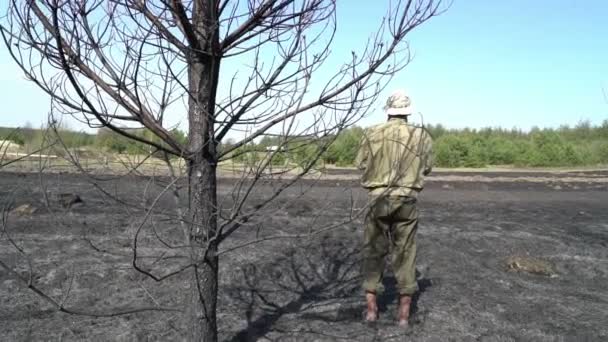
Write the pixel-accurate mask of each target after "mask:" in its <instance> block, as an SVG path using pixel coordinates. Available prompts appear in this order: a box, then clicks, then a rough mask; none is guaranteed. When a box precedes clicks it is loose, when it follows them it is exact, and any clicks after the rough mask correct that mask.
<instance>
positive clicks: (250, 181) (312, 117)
mask: <svg viewBox="0 0 608 342" xmlns="http://www.w3.org/2000/svg"><path fill="white" fill-rule="evenodd" d="M336 6H337V5H336V1H334V0H297V1H296V0H248V1H237V0H222V1H220V0H207V1H198V0H197V1H168V0H158V1H143V0H124V1H102V0H93V1H84V0H83V1H66V0H42V1H34V0H28V1H16V0H12V1H10V3H9V5H8V9H7V15H6V16H5V17H4V19H3V21H2V24H1V26H0V31H1V33H2V37H3V39H4V43H5V44H6V46H7V47H8V50H9V52H10V54H11V55H12V57H13V58H14V60H15V62H16V63H17V64H18V65H19V67H20V68H21V69H22V70H23V72H24V73H25V75H26V77H27V78H28V79H29V80H31V81H33V82H34V83H36V84H37V85H38V86H39V87H40V88H41V89H42V90H44V91H45V92H46V93H47V94H48V95H49V96H50V98H51V99H52V113H53V115H60V114H63V115H71V116H73V117H74V118H76V119H77V120H80V121H81V122H84V123H86V124H87V125H89V126H90V127H105V128H108V129H111V130H112V131H114V132H116V133H118V134H121V135H123V136H126V137H128V138H130V139H134V140H136V141H139V142H141V143H144V144H147V145H149V146H151V147H152V148H153V149H154V150H155V151H158V152H160V153H162V154H164V155H165V156H166V160H167V161H169V159H170V158H169V156H176V157H179V158H183V159H184V160H185V163H186V169H187V188H188V201H187V202H188V203H189V204H188V207H187V208H184V211H183V218H182V223H183V224H184V226H185V228H186V234H185V239H186V240H187V241H186V244H185V245H186V246H187V249H188V251H189V252H188V253H189V258H190V260H189V263H188V264H187V265H185V266H184V267H182V268H181V269H180V270H179V272H189V273H190V281H191V286H190V289H191V293H190V294H189V295H188V305H189V309H188V310H187V311H188V315H187V316H188V320H189V324H188V327H189V328H188V334H189V339H190V340H193V341H194V340H196V341H198V340H205V341H216V340H217V326H216V314H215V313H216V303H217V293H218V253H220V252H221V251H220V249H219V247H220V243H221V242H223V241H225V240H226V238H227V237H229V236H230V235H231V234H232V233H234V232H235V231H237V230H238V229H240V228H241V227H243V226H244V224H246V222H247V221H248V220H249V219H250V218H251V217H252V216H255V215H256V213H258V212H259V210H260V209H261V208H263V207H265V206H267V205H268V204H269V203H271V201H272V200H273V199H274V198H276V197H277V196H278V194H280V193H281V192H282V191H283V190H284V189H286V188H287V187H289V186H290V185H292V184H293V183H294V182H295V181H296V180H297V179H298V178H300V177H302V176H303V175H305V174H306V173H307V172H308V171H310V170H311V168H312V167H313V166H314V164H315V162H316V160H317V159H318V158H319V156H320V155H321V154H322V153H323V152H324V151H325V149H326V148H327V146H328V144H329V143H331V140H332V137H335V136H336V134H338V133H339V132H340V131H341V130H342V129H344V128H346V127H349V126H350V125H352V124H353V123H355V122H357V120H359V119H360V118H361V117H362V116H363V115H365V114H366V113H367V112H368V111H369V109H370V107H371V106H372V104H373V103H374V101H375V100H376V98H377V96H378V94H379V92H380V91H381V90H382V89H383V88H384V86H385V85H386V84H387V82H388V80H389V79H390V78H391V76H393V75H394V74H395V73H396V72H397V71H399V70H401V69H402V68H403V67H405V66H406V65H407V64H408V62H409V61H410V54H409V50H408V45H407V42H406V40H405V39H406V36H407V35H408V34H409V33H410V32H411V31H412V30H413V29H414V28H416V27H417V26H419V25H421V24H422V23H424V22H426V21H427V20H429V19H430V18H432V17H433V16H436V15H438V14H439V13H440V12H442V11H443V10H444V8H443V7H442V6H443V5H442V4H441V1H436V0H396V1H390V2H387V6H388V8H387V11H386V16H385V17H384V18H382V19H381V20H379V23H378V30H377V32H373V33H372V34H371V35H370V37H368V38H367V40H365V41H362V42H361V44H360V46H358V47H356V49H354V50H353V51H352V52H351V53H349V54H348V56H345V57H344V58H345V61H344V62H343V63H340V64H339V65H338V66H334V63H335V62H332V61H331V57H332V54H335V52H333V53H332V45H333V43H334V38H335V36H336V32H337V28H338V22H337V16H336ZM182 113H184V114H185V115H182ZM175 117H178V118H182V117H183V122H181V124H182V125H187V127H188V141H187V144H181V143H180V142H179V140H178V139H177V138H176V136H175V135H174V134H172V131H171V130H172V128H174V127H175V125H176V123H177V121H176V120H175ZM133 128H145V129H146V130H147V131H149V132H151V133H152V134H151V135H138V134H134V133H133V130H132V129H133ZM269 133H271V134H275V135H278V136H280V137H282V140H281V146H283V147H284V148H290V149H298V148H301V147H302V145H303V143H302V139H296V138H294V137H302V136H306V137H312V138H311V139H308V140H306V143H310V142H311V141H314V143H315V144H318V147H319V148H318V149H316V150H315V151H316V153H315V154H314V156H313V157H311V158H310V159H309V160H307V161H306V162H305V163H301V164H300V167H299V168H298V169H297V170H292V172H291V173H290V177H289V181H287V182H285V183H284V184H282V185H281V186H278V187H277V189H276V191H275V192H274V193H273V194H272V195H270V196H269V198H268V200H266V201H264V202H263V203H260V204H258V205H256V206H255V207H254V208H253V209H251V208H250V209H246V208H245V206H244V205H243V204H244V203H245V200H246V199H247V197H248V196H249V194H250V193H251V192H252V190H253V188H254V186H255V184H256V182H257V181H258V180H260V179H263V178H264V177H265V170H266V168H267V167H268V166H269V165H271V163H272V160H273V158H277V157H278V155H279V153H280V152H281V151H282V150H281V149H279V150H277V151H273V152H272V153H269V155H268V158H264V159H262V160H260V161H259V162H258V163H257V164H256V166H255V167H253V168H251V169H249V170H248V171H244V172H243V174H242V176H243V179H242V182H241V183H239V186H238V187H237V188H238V190H237V191H235V192H234V193H233V199H234V202H233V204H232V206H231V208H230V211H229V214H222V213H221V211H220V210H219V206H218V200H217V191H216V190H217V173H218V163H219V162H220V161H222V160H226V159H228V158H230V157H232V156H234V155H236V154H238V153H241V152H242V151H243V148H244V147H246V146H247V145H248V144H250V143H252V142H253V141H255V139H257V138H259V137H261V136H263V135H265V134H269ZM228 138H231V139H234V143H231V144H230V145H229V146H227V147H226V148H223V149H222V150H221V151H219V150H218V146H219V144H220V143H221V142H222V141H224V140H226V139H228ZM169 185H174V182H172V183H171V184H169ZM169 185H168V186H169ZM169 188H170V187H169ZM136 241H137V240H136ZM133 264H134V266H135V267H136V269H137V270H138V271H140V272H142V273H144V274H146V275H147V276H148V277H150V278H152V279H155V280H157V281H160V280H162V279H164V277H163V276H159V275H155V274H152V273H151V272H148V271H146V270H144V269H140V268H138V267H137V264H136V262H134V263H133Z"/></svg>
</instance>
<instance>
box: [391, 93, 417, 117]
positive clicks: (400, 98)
mask: <svg viewBox="0 0 608 342" xmlns="http://www.w3.org/2000/svg"><path fill="white" fill-rule="evenodd" d="M411 105H412V101H411V100H410V97H409V96H408V95H407V93H406V92H405V90H403V89H399V90H396V91H395V92H393V93H392V94H391V96H389V97H388V100H386V106H384V110H385V111H386V114H387V115H411V114H413V112H412V106H411Z"/></svg>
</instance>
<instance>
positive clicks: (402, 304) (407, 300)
mask: <svg viewBox="0 0 608 342" xmlns="http://www.w3.org/2000/svg"><path fill="white" fill-rule="evenodd" d="M411 304H412V297H411V296H401V297H400V298H399V314H398V316H399V326H400V327H401V328H407V327H408V325H409V322H408V320H409V318H410V306H411Z"/></svg>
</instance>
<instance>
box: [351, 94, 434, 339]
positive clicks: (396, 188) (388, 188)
mask: <svg viewBox="0 0 608 342" xmlns="http://www.w3.org/2000/svg"><path fill="white" fill-rule="evenodd" d="M385 110H386V113H387V115H388V121H387V122H386V123H384V124H381V125H377V126H373V127H371V128H369V129H368V130H366V132H365V134H364V136H363V139H362V142H361V147H360V149H359V153H358V155H357V160H356V163H357V166H358V167H359V169H362V170H363V176H362V178H361V185H362V186H363V187H364V188H366V189H368V190H369V195H370V208H369V212H368V213H367V216H366V218H365V232H364V247H363V269H362V272H363V288H364V290H365V292H366V301H367V313H366V317H365V319H366V321H368V322H375V321H376V320H377V319H378V305H377V303H376V295H377V293H378V292H380V291H382V290H383V286H382V276H383V273H384V260H385V257H386V256H387V255H388V254H389V252H390V250H392V253H391V254H392V258H391V261H392V266H393V271H394V273H395V277H396V278H397V285H398V290H399V311H398V320H399V326H401V327H404V328H405V327H407V326H408V319H409V314H410V304H411V302H412V295H413V294H414V293H415V292H416V291H417V290H418V284H417V282H416V229H417V227H418V211H417V209H416V197H417V195H418V193H420V191H422V188H423V186H424V176H426V175H428V174H429V173H430V172H431V168H432V139H431V136H430V134H429V133H428V132H427V131H426V130H425V129H424V128H423V127H416V126H413V125H411V124H408V116H409V115H411V114H412V110H411V102H410V98H409V97H408V96H407V94H406V93H405V92H404V91H402V90H398V91H396V92H395V93H393V94H392V95H391V96H390V97H389V98H388V100H387V102H386V106H385Z"/></svg>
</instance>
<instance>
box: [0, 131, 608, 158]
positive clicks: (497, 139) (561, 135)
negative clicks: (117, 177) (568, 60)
mask: <svg viewBox="0 0 608 342" xmlns="http://www.w3.org/2000/svg"><path fill="white" fill-rule="evenodd" d="M427 129H428V130H429V132H430V134H431V135H432V136H433V138H434V159H435V165H436V166H438V167H486V166H490V165H510V166H522V167H559V166H591V165H608V120H604V122H603V123H602V124H601V125H597V126H594V125H591V124H590V123H589V122H588V121H582V122H580V123H579V124H577V125H576V126H573V127H570V126H562V127H559V128H543V129H541V128H533V129H531V130H530V131H522V130H520V129H503V128H482V129H469V128H465V129H447V128H445V127H443V126H442V125H440V124H438V125H428V126H427ZM58 132H59V135H60V136H61V139H62V140H63V141H64V144H65V145H66V146H67V147H69V148H82V147H87V148H95V149H98V150H103V151H106V152H111V153H128V154H142V153H149V152H153V151H150V149H149V148H148V147H146V146H144V145H143V144H141V143H139V142H136V141H133V140H130V139H127V138H125V137H123V136H121V135H119V134H116V133H114V132H113V131H111V130H109V129H100V130H98V131H97V133H96V134H90V133H85V132H75V131H72V130H69V129H60V130H59V131H58ZM133 132H134V133H135V134H138V135H141V136H144V137H146V138H147V139H152V140H153V139H154V138H153V136H152V135H151V134H150V133H149V132H147V131H146V130H144V129H139V130H133ZM172 133H173V134H174V135H175V136H177V137H178V138H179V139H180V140H182V141H185V140H186V139H187V137H186V134H185V133H184V132H182V131H180V130H178V129H174V130H173V131H172ZM363 133H364V129H363V128H360V127H351V128H348V129H346V130H344V131H342V132H341V133H340V134H339V135H338V136H328V137H324V138H323V139H314V138H311V137H281V136H266V137H264V138H263V139H261V140H260V141H259V142H257V143H255V144H249V145H246V146H243V147H241V148H240V149H237V150H236V151H234V153H233V161H235V162H247V163H249V162H254V163H255V162H258V161H260V160H262V159H263V158H264V157H265V156H266V155H269V150H272V149H275V148H276V147H280V148H279V151H277V152H276V153H274V154H273V157H272V158H273V159H272V160H271V162H272V164H274V165H284V164H287V163H291V164H293V163H295V164H302V165H304V164H305V163H307V162H309V161H310V160H311V159H313V158H314V157H315V156H316V155H318V154H321V156H320V158H318V161H317V162H318V163H322V164H331V165H337V166H353V164H354V160H355V157H356V155H357V150H358V147H359V142H360V141H361V137H362V136H363ZM43 135H44V132H43V130H39V129H33V128H23V129H19V130H17V131H15V130H14V129H13V128H5V127H0V140H4V139H7V138H8V139H10V140H12V141H13V142H15V143H17V144H19V145H35V144H37V143H38V144H39V142H40V141H42V139H43ZM233 143H234V142H233V141H231V140H230V139H229V140H227V141H226V142H225V143H223V144H221V145H220V147H219V148H220V149H222V148H225V147H227V146H231V145H232V144H233Z"/></svg>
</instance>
